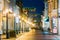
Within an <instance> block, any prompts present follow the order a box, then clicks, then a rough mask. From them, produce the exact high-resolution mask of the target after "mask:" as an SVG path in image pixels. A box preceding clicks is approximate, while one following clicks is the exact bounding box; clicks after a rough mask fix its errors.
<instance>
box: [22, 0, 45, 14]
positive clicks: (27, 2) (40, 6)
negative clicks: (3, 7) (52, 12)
mask: <svg viewBox="0 0 60 40" xmlns="http://www.w3.org/2000/svg"><path fill="white" fill-rule="evenodd" d="M22 1H23V7H34V8H36V12H35V13H41V12H42V11H43V10H44V2H43V1H44V0H22Z"/></svg>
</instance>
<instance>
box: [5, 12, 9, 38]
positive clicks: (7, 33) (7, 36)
mask: <svg viewBox="0 0 60 40" xmlns="http://www.w3.org/2000/svg"><path fill="white" fill-rule="evenodd" d="M6 38H7V39H8V38H9V32H8V13H7V14H6Z"/></svg>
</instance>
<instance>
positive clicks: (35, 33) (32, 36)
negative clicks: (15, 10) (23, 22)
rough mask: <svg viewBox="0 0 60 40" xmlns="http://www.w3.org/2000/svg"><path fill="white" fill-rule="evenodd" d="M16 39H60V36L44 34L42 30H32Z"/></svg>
mask: <svg viewBox="0 0 60 40" xmlns="http://www.w3.org/2000/svg"><path fill="white" fill-rule="evenodd" d="M16 40H60V36H57V35H42V34H41V32H40V31H35V30H31V31H30V32H28V33H25V34H23V35H22V36H20V37H18V38H17V39H16Z"/></svg>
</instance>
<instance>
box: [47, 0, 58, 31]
mask: <svg viewBox="0 0 60 40" xmlns="http://www.w3.org/2000/svg"><path fill="white" fill-rule="evenodd" d="M57 1H58V0H48V16H49V22H50V29H51V32H52V18H53V17H54V18H57V16H58V13H57V8H58V6H57V5H58V2H57ZM56 21H57V20H56Z"/></svg>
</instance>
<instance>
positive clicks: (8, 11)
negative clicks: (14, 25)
mask: <svg viewBox="0 0 60 40" xmlns="http://www.w3.org/2000/svg"><path fill="white" fill-rule="evenodd" d="M10 12H11V10H8V9H7V10H6V11H5V13H6V38H7V39H8V38H9V30H8V13H10Z"/></svg>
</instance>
